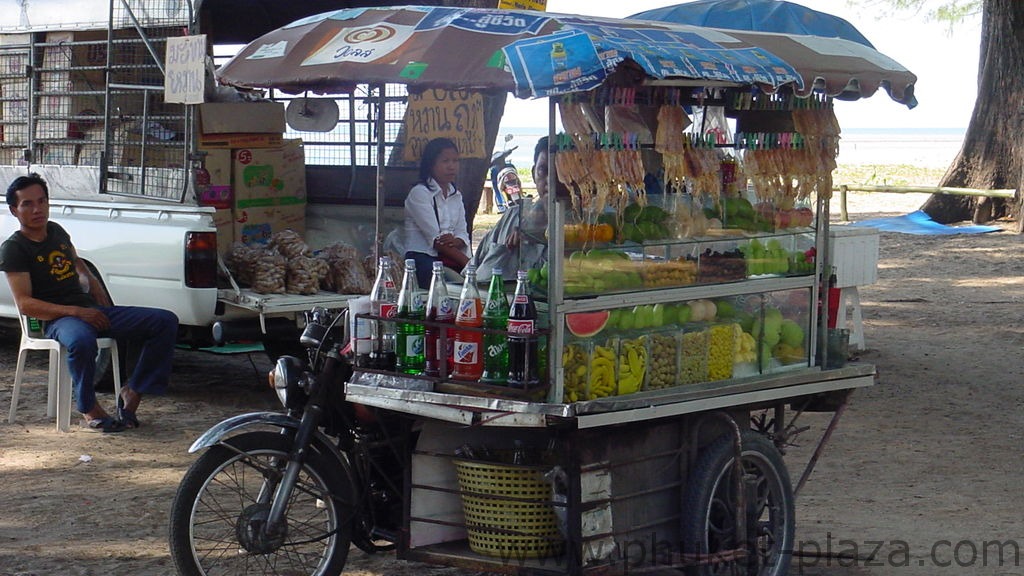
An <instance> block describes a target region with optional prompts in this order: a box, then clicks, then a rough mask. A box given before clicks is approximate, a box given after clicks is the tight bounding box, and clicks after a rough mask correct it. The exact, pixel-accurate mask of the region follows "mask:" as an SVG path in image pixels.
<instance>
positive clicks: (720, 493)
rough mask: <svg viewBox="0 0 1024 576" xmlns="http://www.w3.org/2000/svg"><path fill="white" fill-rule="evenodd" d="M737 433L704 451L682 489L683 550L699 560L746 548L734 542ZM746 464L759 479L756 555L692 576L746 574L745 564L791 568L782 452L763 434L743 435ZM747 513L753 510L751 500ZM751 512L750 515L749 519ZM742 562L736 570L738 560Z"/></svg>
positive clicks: (788, 491) (790, 506) (770, 571)
mask: <svg viewBox="0 0 1024 576" xmlns="http://www.w3.org/2000/svg"><path fill="white" fill-rule="evenodd" d="M734 454H735V451H734V446H733V436H732V435H731V434H725V435H723V436H721V437H719V438H718V439H716V440H715V441H714V442H712V443H711V444H709V445H708V446H707V447H705V448H704V449H703V450H701V453H700V456H699V457H698V458H697V462H696V465H695V466H694V469H693V471H692V473H691V474H690V477H689V479H688V480H687V483H686V488H685V489H684V492H683V515H682V516H683V525H682V537H683V543H684V552H685V553H686V554H689V555H694V556H696V557H697V558H698V559H709V558H710V555H713V554H715V553H717V552H722V551H726V550H733V549H737V548H742V547H743V544H742V543H739V544H737V543H736V542H735V540H736V538H735V525H736V524H735V515H736V512H735V495H734V490H733V488H732V486H733V480H732V476H733V470H732V466H733V459H734ZM742 454H743V456H742V459H743V468H744V470H745V472H746V473H747V474H752V475H753V476H754V477H755V479H756V484H755V494H756V498H755V499H754V500H755V501H754V502H753V505H754V508H753V509H752V514H753V516H754V518H756V520H755V521H753V522H751V521H750V520H748V523H747V529H748V532H749V531H750V530H751V529H754V530H756V533H755V537H756V541H757V553H756V554H753V555H750V556H748V559H746V560H734V561H731V562H723V563H718V564H713V563H712V564H705V565H701V566H698V567H696V568H692V569H691V570H690V571H689V572H688V573H689V574H698V575H700V576H708V575H717V574H733V573H747V572H746V562H747V561H748V560H755V561H756V562H757V563H758V567H757V572H756V573H757V574H758V576H784V575H785V574H786V572H787V570H789V564H790V560H791V559H792V553H793V538H794V532H795V529H796V516H795V506H794V499H793V488H792V486H791V484H790V480H789V472H788V471H787V470H786V465H785V463H784V462H783V461H782V455H781V454H779V451H778V450H777V449H776V448H775V446H774V445H773V444H772V443H771V442H770V441H769V440H768V439H767V438H765V437H764V436H763V435H761V434H758V433H756V432H753V431H746V432H744V433H743V452H742ZM747 504H748V511H751V508H750V505H751V503H750V502H748V503H747ZM750 517H751V514H749V513H748V515H747V518H750ZM737 563H739V564H740V565H741V566H742V569H741V570H740V572H734V570H735V569H736V568H737V566H736V564H737Z"/></svg>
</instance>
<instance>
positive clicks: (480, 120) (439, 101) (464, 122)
mask: <svg viewBox="0 0 1024 576" xmlns="http://www.w3.org/2000/svg"><path fill="white" fill-rule="evenodd" d="M434 138H449V139H451V140H452V141H453V142H455V145H456V146H458V148H459V155H460V156H461V157H463V158H486V157H487V152H486V150H484V102H483V97H482V96H481V95H480V93H479V92H471V91H468V90H441V89H434V90H424V91H423V92H422V93H419V94H412V93H410V94H409V106H408V108H406V110H405V150H404V153H403V154H402V159H403V160H405V161H406V162H419V159H420V155H421V154H422V152H423V148H424V147H425V146H426V145H427V142H430V141H431V140H433V139H434Z"/></svg>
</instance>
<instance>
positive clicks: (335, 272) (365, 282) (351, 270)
mask: <svg viewBox="0 0 1024 576" xmlns="http://www.w3.org/2000/svg"><path fill="white" fill-rule="evenodd" d="M317 257H318V258H320V259H322V260H324V261H325V262H326V263H327V267H328V270H327V274H326V276H325V277H324V278H323V279H322V280H321V284H322V286H323V288H324V290H331V291H333V292H338V293H340V294H369V293H370V288H371V287H372V281H371V280H370V279H369V278H367V277H366V274H365V273H364V272H363V266H362V262H360V259H359V253H358V252H357V251H356V249H355V247H353V246H352V245H351V244H346V243H344V242H336V243H334V244H331V245H330V246H327V247H326V248H324V249H323V250H320V251H319V252H318V253H317Z"/></svg>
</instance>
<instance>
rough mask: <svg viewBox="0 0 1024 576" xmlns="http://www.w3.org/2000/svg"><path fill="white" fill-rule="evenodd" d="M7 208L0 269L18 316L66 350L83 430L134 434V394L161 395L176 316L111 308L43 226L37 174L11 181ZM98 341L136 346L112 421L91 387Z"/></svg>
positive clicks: (69, 250)
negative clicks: (8, 231) (8, 229)
mask: <svg viewBox="0 0 1024 576" xmlns="http://www.w3.org/2000/svg"><path fill="white" fill-rule="evenodd" d="M7 205H8V207H9V208H10V210H11V214H13V215H14V216H15V217H17V218H18V222H19V223H20V225H21V227H20V229H19V230H18V231H17V232H15V233H14V234H12V235H11V236H10V238H8V239H7V240H6V241H5V242H4V243H3V245H2V246H0V270H3V271H4V272H5V273H6V275H7V282H8V284H10V286H11V293H12V295H13V296H14V301H15V303H16V304H17V306H18V310H19V311H20V312H21V314H24V315H26V316H31V317H33V318H38V319H39V320H43V321H44V322H45V329H44V334H45V336H46V337H47V338H53V339H56V340H58V341H60V343H61V344H63V345H64V347H65V348H67V351H68V368H69V372H70V374H71V381H72V384H73V385H74V389H75V396H76V398H77V402H76V404H77V408H78V411H79V412H81V413H82V415H83V417H84V420H85V422H84V425H85V427H86V428H87V429H89V430H94V431H99V432H120V431H121V430H124V429H125V428H126V427H127V428H137V427H138V426H139V420H138V418H137V417H136V416H135V412H136V410H138V407H139V402H140V401H141V399H142V395H143V394H162V393H163V392H164V390H165V389H166V388H167V381H168V378H169V376H170V372H171V362H172V356H173V353H174V344H175V340H176V338H177V331H178V318H177V316H175V315H174V313H172V312H170V311H168V310H162V309H158V308H142V307H136V306H114V305H113V303H112V302H111V300H110V295H109V294H108V293H107V291H106V289H105V288H104V287H103V285H102V284H101V283H100V282H99V280H98V279H97V278H96V277H95V276H93V274H92V273H91V272H90V270H89V267H88V266H86V265H85V263H84V262H83V261H82V260H81V259H80V258H78V255H77V254H76V253H75V247H74V245H72V244H71V237H70V236H69V235H68V233H67V232H66V231H65V230H64V229H63V228H62V227H61V226H60V225H59V224H57V223H56V222H50V202H49V189H48V188H47V186H46V181H45V180H43V179H42V178H41V177H40V176H39V175H38V174H29V175H28V176H20V177H18V178H16V179H15V180H14V182H12V183H11V185H10V187H8V189H7ZM101 336H108V337H113V338H117V339H125V340H128V341H131V342H139V343H141V344H142V349H141V352H140V354H139V359H138V362H137V364H136V366H135V370H134V371H133V372H132V376H131V378H130V379H129V381H128V383H127V385H126V386H124V387H123V389H122V391H121V397H120V398H118V399H117V418H113V417H111V416H110V415H109V414H108V413H107V411H106V410H104V409H103V407H102V406H100V405H99V404H98V403H97V402H96V392H95V390H94V389H93V379H94V376H95V373H96V352H97V348H96V338H97V337H101ZM114 369H115V370H116V369H117V367H116V366H115V367H114Z"/></svg>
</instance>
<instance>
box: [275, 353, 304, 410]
mask: <svg viewBox="0 0 1024 576" xmlns="http://www.w3.org/2000/svg"><path fill="white" fill-rule="evenodd" d="M301 378H302V361H301V360H299V359H298V358H295V357H294V356H281V357H280V358H278V359H277V364H276V365H275V366H274V370H273V371H272V372H271V373H270V383H271V385H272V386H273V387H274V392H275V393H277V398H278V399H279V400H280V401H281V405H283V406H284V407H285V408H291V406H289V405H288V399H289V398H292V399H293V400H297V399H298V398H299V397H301V396H302V395H303V394H301V388H300V380H301Z"/></svg>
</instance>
